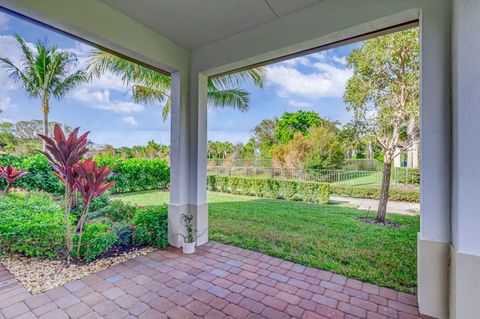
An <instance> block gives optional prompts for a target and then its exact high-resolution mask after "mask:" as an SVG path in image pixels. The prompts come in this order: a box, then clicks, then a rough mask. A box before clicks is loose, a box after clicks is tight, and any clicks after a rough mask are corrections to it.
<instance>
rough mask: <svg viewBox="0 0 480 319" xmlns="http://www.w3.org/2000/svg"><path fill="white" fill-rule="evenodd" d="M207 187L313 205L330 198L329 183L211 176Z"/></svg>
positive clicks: (218, 190)
mask: <svg viewBox="0 0 480 319" xmlns="http://www.w3.org/2000/svg"><path fill="white" fill-rule="evenodd" d="M207 187H208V189H209V190H211V191H217V192H225V193H232V194H240V195H249V196H258V197H266V198H277V199H288V200H300V201H306V202H313V203H327V202H328V201H329V197H330V184H327V183H318V182H307V181H294V180H281V179H271V178H254V177H236V176H235V177H234V176H220V175H209V176H208V178H207Z"/></svg>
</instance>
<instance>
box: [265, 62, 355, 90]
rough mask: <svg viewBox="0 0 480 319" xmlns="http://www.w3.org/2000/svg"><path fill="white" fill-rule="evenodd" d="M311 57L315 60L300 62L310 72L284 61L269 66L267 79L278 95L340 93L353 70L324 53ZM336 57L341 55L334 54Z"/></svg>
mask: <svg viewBox="0 0 480 319" xmlns="http://www.w3.org/2000/svg"><path fill="white" fill-rule="evenodd" d="M314 59H315V60H317V61H315V62H312V61H311V60H309V63H306V62H305V61H302V62H301V63H302V64H303V65H304V66H307V68H308V70H309V72H303V70H300V69H299V68H298V67H296V65H295V64H294V65H289V64H288V63H285V62H282V63H279V64H276V65H271V66H268V67H267V72H266V74H267V83H268V84H269V85H276V86H277V87H278V90H277V94H278V95H279V96H280V97H287V96H290V95H296V96H299V97H303V98H323V97H341V96H342V94H343V91H344V88H345V84H346V82H347V81H348V79H349V78H350V77H351V76H352V74H353V73H352V70H351V69H349V68H345V67H337V66H336V65H335V64H334V63H333V62H332V61H331V59H333V58H324V54H319V53H316V54H315V56H314ZM338 59H341V58H338V57H337V60H338ZM319 61H321V62H319ZM334 61H335V60H334ZM339 61H340V60H339ZM335 62H337V61H335ZM337 63H339V62H337Z"/></svg>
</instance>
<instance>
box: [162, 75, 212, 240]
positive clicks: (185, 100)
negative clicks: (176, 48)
mask: <svg viewBox="0 0 480 319" xmlns="http://www.w3.org/2000/svg"><path fill="white" fill-rule="evenodd" d="M171 102H172V105H171V121H172V122H171V146H170V147H171V151H170V167H171V168H170V205H169V210H168V226H169V229H168V234H169V243H170V245H172V246H175V247H181V246H182V242H183V239H182V237H181V236H179V235H178V234H180V233H181V234H184V233H185V229H184V228H185V227H184V225H183V224H182V218H181V216H182V214H191V215H193V216H194V228H196V229H197V231H198V233H199V234H202V236H200V238H198V240H197V244H198V245H202V244H204V243H206V242H207V241H208V207H207V200H206V185H207V184H206V171H207V165H206V150H207V78H206V77H205V76H203V75H200V76H197V77H193V76H192V77H190V78H189V74H188V73H187V72H185V73H183V72H177V73H173V74H172V101H171Z"/></svg>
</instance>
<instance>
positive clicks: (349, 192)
mask: <svg viewBox="0 0 480 319" xmlns="http://www.w3.org/2000/svg"><path fill="white" fill-rule="evenodd" d="M331 190H332V194H334V195H338V196H347V197H358V198H371V199H380V187H358V186H335V185H333V186H332V187H331ZM389 192H390V196H389V199H390V200H394V201H404V202H413V203H419V202H420V191H418V190H401V189H396V188H390V191H389Z"/></svg>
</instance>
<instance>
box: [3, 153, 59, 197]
mask: <svg viewBox="0 0 480 319" xmlns="http://www.w3.org/2000/svg"><path fill="white" fill-rule="evenodd" d="M0 164H1V165H4V166H6V165H9V164H10V165H13V166H14V167H16V168H18V169H23V170H27V171H28V174H27V175H25V176H24V177H23V178H22V179H20V180H18V181H16V182H15V186H16V187H21V188H25V189H28V190H41V191H45V192H48V193H52V194H56V195H59V194H62V193H63V192H64V188H63V185H62V183H60V181H59V180H58V179H57V178H56V177H55V176H54V175H53V174H52V171H53V170H52V167H51V166H50V164H49V163H48V160H47V158H46V157H45V156H43V155H42V154H34V155H32V156H0ZM4 187H5V185H4V181H0V188H2V189H3V188H4Z"/></svg>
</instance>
